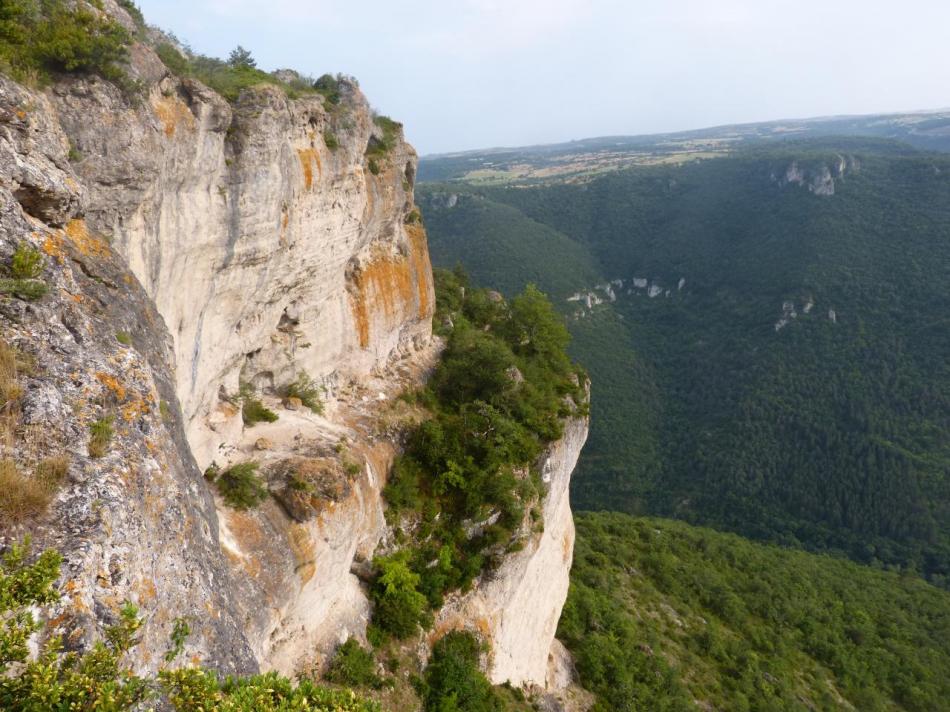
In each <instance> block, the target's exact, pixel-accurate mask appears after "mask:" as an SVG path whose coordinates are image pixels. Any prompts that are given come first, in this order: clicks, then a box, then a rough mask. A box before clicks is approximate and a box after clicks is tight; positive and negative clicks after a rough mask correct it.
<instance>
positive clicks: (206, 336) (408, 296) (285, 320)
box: [53, 70, 434, 467]
mask: <svg viewBox="0 0 950 712" xmlns="http://www.w3.org/2000/svg"><path fill="white" fill-rule="evenodd" d="M143 73H144V70H143ZM342 89H343V92H342V94H343V98H342V100H341V101H340V103H339V104H337V105H328V104H326V102H325V100H324V99H323V97H321V96H319V95H310V96H303V97H301V98H299V99H295V100H291V99H288V98H287V97H286V95H285V94H284V92H283V91H282V90H281V89H279V88H277V87H273V86H263V87H260V88H257V89H255V90H252V91H246V92H244V93H243V94H242V96H241V98H240V100H239V101H238V102H237V103H236V104H235V105H233V106H232V105H230V104H228V103H227V102H226V101H224V100H223V99H222V98H221V97H219V96H217V95H216V94H214V93H213V92H211V91H209V90H207V89H206V88H204V87H203V86H202V85H200V84H198V83H197V82H193V81H189V80H181V79H178V78H176V77H172V76H164V77H163V78H161V79H160V80H158V81H157V83H156V84H155V85H154V86H153V87H152V89H151V91H150V93H149V96H148V99H147V101H146V102H145V104H144V105H142V106H132V107H130V106H128V103H127V102H126V101H125V99H124V98H123V97H122V96H121V94H120V93H119V92H118V91H117V90H116V89H115V88H114V87H112V86H111V85H109V84H105V83H102V82H96V81H79V82H75V83H71V84H69V85H64V86H61V87H59V88H58V89H57V90H56V91H55V92H54V95H53V101H54V103H55V106H56V110H57V112H58V114H59V116H60V120H61V121H62V124H63V126H64V127H65V128H66V131H67V133H68V134H69V136H70V139H71V140H72V141H73V144H74V146H75V147H76V148H77V150H78V151H79V152H80V153H81V154H82V155H83V156H84V157H85V158H84V159H83V160H82V161H81V162H80V163H79V164H78V166H77V171H78V172H79V173H80V175H81V176H82V178H83V184H84V185H85V186H86V187H87V190H88V194H89V200H88V205H87V209H86V215H85V216H86V224H87V227H88V229H89V230H90V231H92V232H93V233H95V234H101V235H105V236H107V237H109V238H110V240H111V241H112V242H113V244H114V245H115V246H116V249H117V250H118V251H119V252H120V253H121V254H122V255H123V256H125V258H126V260H127V261H128V264H129V267H130V269H131V270H132V272H133V273H134V274H135V275H136V276H137V277H138V278H139V280H140V281H141V282H142V284H143V286H144V287H145V289H146V291H147V292H148V293H149V295H150V296H151V297H152V298H153V299H154V301H155V304H156V306H157V307H158V310H159V312H160V313H161V314H162V316H163V317H164V319H165V322H166V324H167V325H168V327H169V330H170V331H171V333H172V337H173V339H174V344H175V363H176V366H177V391H178V396H179V399H180V401H181V404H182V409H183V411H184V413H185V419H186V423H187V430H188V436H189V441H190V442H191V444H192V448H193V450H194V453H195V456H196V458H197V459H198V463H199V465H201V466H202V467H204V466H206V465H207V464H209V463H210V462H211V461H212V460H214V458H215V455H216V449H217V448H218V447H219V446H220V445H221V444H222V443H227V442H229V441H231V440H233V439H234V437H235V436H236V431H238V430H240V422H239V418H238V417H237V416H236V414H233V413H230V412H228V410H227V409H222V407H221V401H220V399H219V392H221V389H224V391H225V392H227V393H229V394H234V393H236V392H237V390H238V384H239V381H246V382H248V383H251V384H253V385H254V386H255V387H258V388H267V389H271V388H277V387H279V386H281V385H283V384H285V383H287V382H289V381H292V380H293V379H294V377H295V376H296V375H297V373H299V372H300V371H301V370H303V371H306V372H308V373H309V374H310V375H311V376H314V377H316V378H318V379H323V380H325V381H326V382H327V383H328V384H330V383H332V381H333V379H334V378H336V377H338V376H339V375H340V374H341V373H346V374H355V375H362V374H367V373H369V372H370V371H372V370H373V369H374V368H378V367H381V366H384V365H386V364H387V363H388V362H389V361H390V360H391V358H392V357H393V356H395V355H398V354H403V355H404V354H406V353H409V352H410V351H411V350H412V349H413V348H416V347H422V346H424V345H425V344H426V343H427V342H428V340H429V338H430V335H431V329H430V324H431V316H432V310H433V305H434V295H433V291H432V279H431V268H430V265H429V257H428V251H427V245H426V240H425V234H424V232H423V230H422V228H421V226H420V225H418V224H416V223H412V222H410V223H409V224H407V222H406V221H407V219H409V220H411V218H409V216H410V214H411V212H412V210H413V202H412V188H413V181H414V179H415V171H416V155H415V152H414V151H413V150H412V149H411V148H410V147H409V146H408V145H407V144H406V143H404V142H403V141H402V140H398V141H396V142H395V145H393V146H392V148H391V149H390V150H389V151H388V152H387V153H386V154H385V156H384V157H383V158H380V159H379V160H377V161H375V163H374V168H376V169H377V173H375V174H374V172H373V171H371V170H370V167H369V163H370V161H369V159H367V157H366V155H365V154H366V150H367V147H368V146H369V145H370V142H371V141H378V140H379V139H380V137H381V132H382V129H380V128H379V127H378V126H376V124H375V123H374V121H373V117H372V114H371V111H370V109H369V105H368V103H367V102H366V99H365V98H364V97H363V95H362V94H361V93H360V92H359V90H358V89H357V88H356V87H355V85H352V84H344V85H343V87H342ZM330 136H332V137H333V138H332V140H331V145H334V146H335V148H333V149H331V148H328V147H327V141H328V137H330Z"/></svg>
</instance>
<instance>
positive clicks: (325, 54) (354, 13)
mask: <svg viewBox="0 0 950 712" xmlns="http://www.w3.org/2000/svg"><path fill="white" fill-rule="evenodd" d="M138 1H139V4H140V6H141V7H142V10H143V11H144V13H145V16H146V19H147V20H148V21H149V22H151V23H152V24H156V25H159V26H160V27H163V28H165V29H169V30H172V31H173V32H175V33H176V34H177V35H178V36H179V37H180V38H181V39H183V40H185V41H187V42H189V43H190V44H191V45H192V47H194V49H196V50H198V51H200V52H204V53H206V54H212V55H217V56H226V55H227V53H228V51H230V49H231V48H233V47H234V46H235V45H237V44H242V45H244V46H245V47H247V48H248V49H250V50H251V51H252V52H253V53H254V56H255V57H256V58H257V60H258V64H259V66H261V67H262V68H264V69H274V68H278V67H294V68H296V69H299V70H301V71H303V72H307V73H311V74H314V75H319V74H322V73H323V72H334V73H335V72H344V73H346V74H352V75H354V76H356V77H357V78H358V79H359V80H360V84H361V86H362V87H363V90H364V91H365V92H366V94H367V96H368V97H369V99H370V101H371V102H372V103H373V105H374V106H375V107H377V108H378V109H379V110H380V111H382V112H383V113H386V114H389V115H391V116H392V117H393V118H395V119H397V120H400V121H402V122H404V123H405V126H406V134H407V136H408V137H409V140H410V141H411V142H412V143H413V144H414V145H415V146H416V148H417V149H418V150H419V152H420V153H422V154H424V153H432V152H444V151H454V150H463V149H469V148H485V147H489V146H503V145H504V146H518V145H525V144H532V143H551V142H556V141H567V140H571V139H579V138H587V137H591V136H602V135H613V134H636V133H653V132H659V131H673V130H680V129H688V128H701V127H704V126H712V125H716V124H724V123H734V122H747V121H760V120H768V119H779V118H793V117H806V116H819V115H829V114H844V113H873V112H883V111H899V110H910V109H923V108H940V107H946V106H950V0H927V1H925V0H901V1H900V2H897V1H894V0H887V1H885V0H650V1H648V2H645V1H640V0H630V1H629V2H622V1H621V0H441V1H438V0H402V1H400V0H389V1H388V2H378V1H376V0H372V1H363V2H360V1H359V0H348V1H341V0H138Z"/></svg>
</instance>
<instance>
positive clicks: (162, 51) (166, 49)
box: [155, 42, 191, 77]
mask: <svg viewBox="0 0 950 712" xmlns="http://www.w3.org/2000/svg"><path fill="white" fill-rule="evenodd" d="M155 54H157V55H158V58H159V59H160V60H162V63H163V64H164V65H165V66H166V67H168V69H169V70H171V71H172V72H173V73H174V74H176V75H178V76H179V77H188V76H191V65H190V64H189V62H188V58H187V57H185V56H184V55H183V54H182V53H181V52H179V51H178V49H177V48H176V47H175V46H174V45H172V44H170V43H168V42H161V43H160V44H158V46H156V47H155Z"/></svg>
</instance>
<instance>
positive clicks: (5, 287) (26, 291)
mask: <svg viewBox="0 0 950 712" xmlns="http://www.w3.org/2000/svg"><path fill="white" fill-rule="evenodd" d="M48 291H49V288H48V287H47V286H46V282H44V281H43V280H41V279H0V294H11V295H13V296H15V297H19V298H20V299H26V300H28V301H33V300H36V299H39V298H40V297H42V296H43V295H44V294H46V292H48Z"/></svg>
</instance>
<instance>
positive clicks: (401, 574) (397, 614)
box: [371, 552, 427, 638]
mask: <svg viewBox="0 0 950 712" xmlns="http://www.w3.org/2000/svg"><path fill="white" fill-rule="evenodd" d="M373 564H374V565H375V567H376V569H377V572H378V573H377V576H376V580H375V581H374V582H373V588H372V591H371V593H372V598H373V602H374V603H375V605H376V608H375V610H374V611H373V622H374V623H375V624H376V625H378V626H379V627H380V628H382V629H383V630H385V631H387V632H388V633H391V634H392V635H394V636H395V637H397V638H408V637H409V636H410V635H412V634H413V633H415V632H416V629H417V627H418V625H419V623H420V622H422V620H423V617H424V615H425V611H426V603H427V601H426V597H425V596H423V595H422V594H421V593H419V591H418V586H419V581H420V578H419V575H418V574H417V573H415V572H414V571H413V570H412V569H411V568H409V564H408V552H400V553H397V554H393V555H392V556H383V557H378V558H377V559H376V560H375V561H374V562H373Z"/></svg>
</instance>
